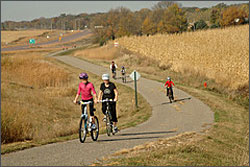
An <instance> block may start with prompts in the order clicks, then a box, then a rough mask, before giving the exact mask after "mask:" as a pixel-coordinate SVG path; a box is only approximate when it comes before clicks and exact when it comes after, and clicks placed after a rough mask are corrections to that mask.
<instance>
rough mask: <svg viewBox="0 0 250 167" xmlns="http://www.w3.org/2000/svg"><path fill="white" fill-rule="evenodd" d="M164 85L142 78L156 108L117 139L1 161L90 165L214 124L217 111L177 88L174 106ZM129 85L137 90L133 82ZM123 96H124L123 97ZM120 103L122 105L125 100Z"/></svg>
mask: <svg viewBox="0 0 250 167" xmlns="http://www.w3.org/2000/svg"><path fill="white" fill-rule="evenodd" d="M56 58H57V59H58V60H60V61H62V62H64V63H66V64H69V65H71V66H74V67H77V68H80V69H83V70H87V71H89V72H92V73H94V74H97V75H99V76H101V75H102V74H103V73H107V72H108V69H106V68H104V67H101V66H98V65H94V64H91V63H88V62H86V61H83V60H80V59H78V58H75V57H70V56H58V57H56ZM116 82H119V83H122V82H121V80H116ZM162 84H163V83H160V82H157V81H153V80H149V79H146V78H140V80H139V82H138V91H139V93H140V94H141V95H142V96H143V97H144V98H145V99H146V100H147V101H148V102H149V104H150V105H151V106H152V109H153V111H152V116H151V117H150V118H149V120H148V121H146V122H144V123H142V124H140V125H137V126H136V127H132V128H128V129H124V130H121V131H120V132H119V133H118V134H117V135H115V136H111V137H108V136H107V135H106V134H105V135H100V136H99V138H98V141H97V142H93V141H92V140H91V138H90V137H88V138H87V139H86V141H85V143H83V144H82V143H80V142H79V139H76V140H71V141H66V142H61V143H55V144H48V145H44V146H40V147H34V148H31V149H26V150H23V151H18V152H14V153H10V154H6V155H3V156H2V158H1V160H2V165H25V166H34V165H46V166H48V165H53V166H58V165H61V166H68V165H70V166H72V165H73V166H77V165H90V164H91V163H93V162H95V161H96V160H97V159H101V158H102V157H103V156H105V155H109V154H112V153H114V152H116V151H118V150H120V149H123V148H131V147H134V146H136V145H139V144H143V143H145V142H148V141H153V140H157V139H159V138H166V137H170V136H174V135H177V134H179V133H182V132H187V131H196V132H200V131H202V130H203V129H204V128H206V127H205V126H204V125H206V124H211V123H212V122H213V120H214V117H213V112H212V111H211V110H210V108H209V107H208V106H206V105H205V104H204V103H202V102H201V101H200V100H198V99H196V98H194V97H192V96H190V95H188V94H187V93H185V92H184V91H181V90H179V89H177V88H175V89H174V94H175V98H176V100H177V102H175V103H172V104H170V103H169V100H168V98H166V96H165V94H164V92H163V91H162V89H163V87H162ZM126 85H128V86H130V87H132V88H133V82H130V83H127V84H126ZM120 96H122V95H121V94H120ZM118 103H122V101H119V102H118Z"/></svg>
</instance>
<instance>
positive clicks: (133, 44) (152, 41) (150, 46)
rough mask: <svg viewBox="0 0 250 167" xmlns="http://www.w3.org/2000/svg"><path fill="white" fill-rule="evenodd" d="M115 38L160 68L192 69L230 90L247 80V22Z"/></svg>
mask: <svg viewBox="0 0 250 167" xmlns="http://www.w3.org/2000/svg"><path fill="white" fill-rule="evenodd" d="M116 41H117V42H118V43H119V45H120V47H122V48H126V49H128V50H130V51H132V52H134V53H138V54H140V55H141V56H143V57H147V58H150V59H152V60H155V61H157V62H159V66H160V67H162V68H170V69H171V70H172V71H175V72H180V73H182V74H185V73H186V72H187V71H193V72H194V73H199V74H201V75H204V76H206V77H208V78H210V79H214V80H215V82H216V83H219V84H221V85H223V86H225V87H229V88H232V89H237V88H239V87H241V86H243V85H244V84H248V82H249V79H248V76H249V63H248V62H249V25H244V26H235V27H230V28H225V29H213V30H207V31H196V32H185V33H182V34H176V35H168V34H165V35H162V34H158V35H154V36H150V37H147V36H142V37H135V36H134V37H124V38H119V39H117V40H116ZM110 44H111V45H113V41H112V42H110Z"/></svg>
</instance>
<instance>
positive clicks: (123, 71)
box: [121, 66, 126, 76]
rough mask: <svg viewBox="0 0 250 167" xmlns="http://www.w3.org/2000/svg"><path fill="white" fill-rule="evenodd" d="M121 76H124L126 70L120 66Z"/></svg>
mask: <svg viewBox="0 0 250 167" xmlns="http://www.w3.org/2000/svg"><path fill="white" fill-rule="evenodd" d="M121 73H122V76H124V75H125V74H126V69H125V67H124V66H122V70H121Z"/></svg>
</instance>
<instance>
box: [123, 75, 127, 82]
mask: <svg viewBox="0 0 250 167" xmlns="http://www.w3.org/2000/svg"><path fill="white" fill-rule="evenodd" d="M122 82H123V83H126V82H127V81H126V74H125V73H122Z"/></svg>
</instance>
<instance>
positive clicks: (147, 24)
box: [142, 16, 156, 35]
mask: <svg viewBox="0 0 250 167" xmlns="http://www.w3.org/2000/svg"><path fill="white" fill-rule="evenodd" d="M142 33H143V34H147V35H153V34H155V33H156V29H155V26H154V23H153V21H152V20H151V19H150V17H149V16H148V17H146V18H145V20H144V22H143V24H142Z"/></svg>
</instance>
